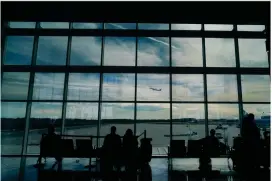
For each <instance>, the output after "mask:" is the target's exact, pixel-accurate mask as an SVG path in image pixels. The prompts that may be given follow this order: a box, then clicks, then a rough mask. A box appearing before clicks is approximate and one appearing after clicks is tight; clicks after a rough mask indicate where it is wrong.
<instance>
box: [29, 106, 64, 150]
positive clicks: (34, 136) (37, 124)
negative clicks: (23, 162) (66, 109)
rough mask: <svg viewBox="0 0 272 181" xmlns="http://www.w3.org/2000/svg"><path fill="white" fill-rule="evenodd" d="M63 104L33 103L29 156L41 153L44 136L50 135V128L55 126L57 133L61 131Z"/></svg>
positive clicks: (30, 121)
mask: <svg viewBox="0 0 272 181" xmlns="http://www.w3.org/2000/svg"><path fill="white" fill-rule="evenodd" d="M61 113H62V103H51V102H46V103H45V102H33V103H32V106H31V116H30V120H29V133H28V147H27V153H28V154H39V153H40V141H41V138H42V134H45V133H48V130H47V128H48V126H49V125H50V124H53V125H54V126H55V128H56V130H55V131H56V133H57V134H60V131H61V122H62V120H61Z"/></svg>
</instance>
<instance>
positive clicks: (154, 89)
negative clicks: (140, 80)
mask: <svg viewBox="0 0 272 181" xmlns="http://www.w3.org/2000/svg"><path fill="white" fill-rule="evenodd" d="M150 89H151V90H153V91H161V90H162V89H156V88H152V87H150Z"/></svg>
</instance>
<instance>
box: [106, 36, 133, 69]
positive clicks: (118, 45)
mask: <svg viewBox="0 0 272 181" xmlns="http://www.w3.org/2000/svg"><path fill="white" fill-rule="evenodd" d="M135 45H136V38H135V37H105V51H104V65H109V66H135V49H136V46H135Z"/></svg>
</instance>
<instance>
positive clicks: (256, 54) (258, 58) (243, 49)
mask: <svg viewBox="0 0 272 181" xmlns="http://www.w3.org/2000/svg"><path fill="white" fill-rule="evenodd" d="M239 56H240V66H241V67H268V57H267V52H266V47H265V39H239Z"/></svg>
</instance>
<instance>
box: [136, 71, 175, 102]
mask: <svg viewBox="0 0 272 181" xmlns="http://www.w3.org/2000/svg"><path fill="white" fill-rule="evenodd" d="M169 96H170V94H169V75H168V74H138V75H137V100H138V101H169V100H170V98H169Z"/></svg>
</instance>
